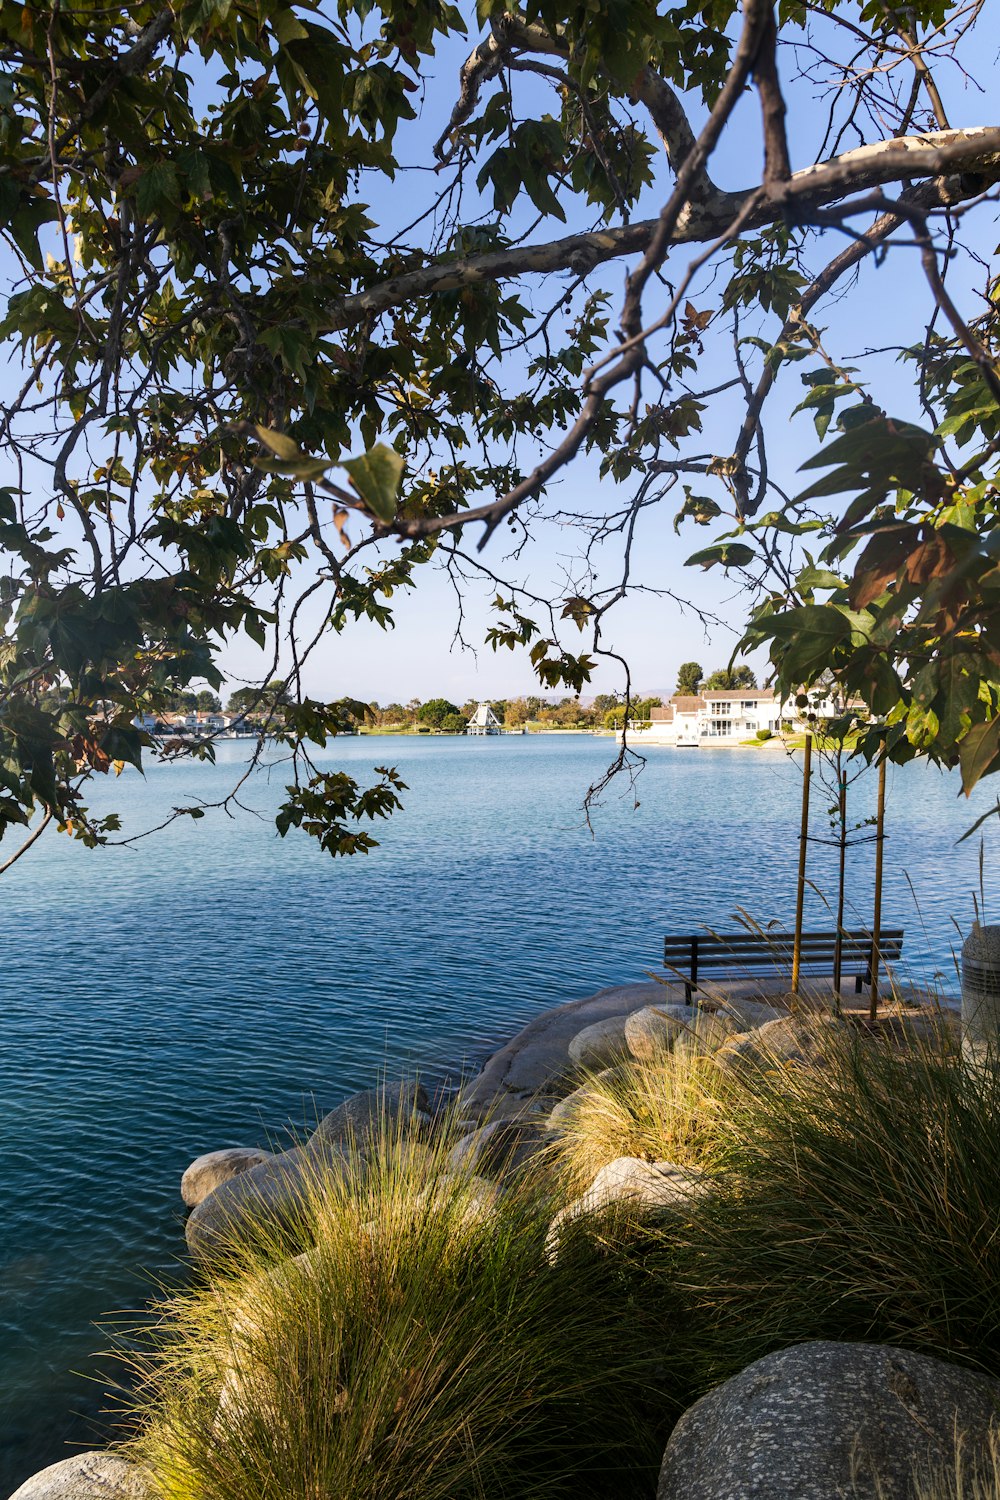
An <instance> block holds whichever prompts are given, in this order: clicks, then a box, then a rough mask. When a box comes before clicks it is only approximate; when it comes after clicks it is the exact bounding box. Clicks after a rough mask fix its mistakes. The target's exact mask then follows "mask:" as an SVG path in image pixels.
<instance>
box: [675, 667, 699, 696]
mask: <svg viewBox="0 0 1000 1500" xmlns="http://www.w3.org/2000/svg"><path fill="white" fill-rule="evenodd" d="M703 676H704V673H703V672H702V667H701V662H697V661H682V662H681V664H680V666H679V667H678V669H677V686H676V687H675V688H674V692H675V693H679V694H681V695H682V696H684V695H687V696H689V697H690V696H693V695H694V694H696V693H697V692H698V689H699V688H700V687H701V679H702V677H703Z"/></svg>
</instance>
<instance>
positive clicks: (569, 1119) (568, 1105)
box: [545, 1068, 619, 1131]
mask: <svg viewBox="0 0 1000 1500" xmlns="http://www.w3.org/2000/svg"><path fill="white" fill-rule="evenodd" d="M618 1076H619V1070H618V1069H617V1068H603V1069H602V1070H601V1072H600V1073H597V1074H595V1075H594V1077H593V1078H592V1079H591V1078H588V1080H587V1082H586V1083H582V1084H581V1085H580V1087H579V1088H578V1089H574V1090H573V1092H572V1093H571V1094H567V1095H566V1097H565V1098H564V1099H559V1100H558V1101H557V1102H556V1103H555V1104H552V1105H551V1108H550V1109H549V1112H548V1114H547V1116H546V1118H545V1128H546V1130H556V1131H563V1130H566V1129H567V1128H569V1127H572V1125H573V1124H574V1123H575V1121H576V1118H577V1115H578V1114H579V1112H580V1110H581V1108H582V1107H583V1106H585V1105H586V1104H587V1102H588V1101H589V1100H590V1099H592V1098H593V1097H594V1085H595V1084H602V1083H608V1082H610V1081H611V1080H612V1079H613V1078H617V1077H618ZM549 1103H550V1104H551V1100H550V1101H549Z"/></svg>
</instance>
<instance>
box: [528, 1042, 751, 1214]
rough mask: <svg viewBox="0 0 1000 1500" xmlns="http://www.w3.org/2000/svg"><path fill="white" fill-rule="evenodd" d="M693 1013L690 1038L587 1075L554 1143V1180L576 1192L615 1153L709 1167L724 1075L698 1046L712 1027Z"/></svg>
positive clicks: (720, 1122)
mask: <svg viewBox="0 0 1000 1500" xmlns="http://www.w3.org/2000/svg"><path fill="white" fill-rule="evenodd" d="M694 1014H695V1016H696V1020H695V1030H694V1031H693V1032H692V1036H691V1039H690V1041H679V1042H677V1043H676V1044H675V1046H674V1048H673V1050H672V1051H671V1052H668V1053H666V1054H665V1055H664V1056H663V1057H662V1058H659V1059H657V1060H656V1061H654V1062H648V1063H631V1064H628V1065H626V1066H623V1067H620V1068H617V1069H615V1070H613V1071H611V1072H608V1073H606V1074H605V1075H604V1076H595V1077H592V1078H589V1079H587V1080H585V1082H584V1086H583V1088H582V1089H581V1090H580V1091H578V1092H577V1094H576V1095H574V1098H573V1101H572V1109H571V1111H570V1112H569V1113H568V1115H567V1118H566V1120H565V1124H564V1126H563V1127H562V1129H561V1131H560V1133H559V1136H558V1137H557V1139H556V1142H555V1144H554V1146H553V1158H554V1163H555V1170H556V1174H557V1178H558V1180H559V1181H560V1182H561V1183H562V1184H563V1187H564V1190H565V1191H567V1192H569V1193H570V1194H571V1195H573V1196H575V1195H577V1194H578V1193H580V1192H582V1191H583V1189H585V1188H586V1187H588V1186H589V1184H590V1183H591V1182H592V1181H593V1179H594V1177H595V1176H596V1174H597V1173H598V1172H599V1171H600V1169H601V1167H603V1166H606V1165H607V1163H608V1162H611V1161H614V1160H615V1158H616V1157H619V1156H638V1157H642V1158H644V1159H645V1160H647V1161H671V1162H674V1163H676V1165H677V1166H698V1167H702V1168H708V1169H710V1168H711V1166H712V1163H713V1159H714V1157H715V1156H716V1155H717V1154H718V1153H719V1151H720V1149H721V1148H720V1138H721V1136H722V1135H724V1131H725V1124H724V1122H725V1098H726V1094H727V1086H726V1080H725V1079H724V1078H723V1076H722V1075H721V1074H720V1072H719V1070H718V1068H717V1067H716V1065H715V1063H714V1061H713V1059H712V1057H711V1056H710V1055H709V1054H708V1053H707V1052H706V1051H705V1050H704V1049H703V1046H702V1043H703V1041H704V1040H705V1038H704V1034H703V1033H704V1031H705V1030H706V1029H708V1028H710V1027H711V1026H712V1024H713V1022H712V1019H711V1018H710V1017H708V1016H703V1015H699V1013H698V1012H695V1013H694Z"/></svg>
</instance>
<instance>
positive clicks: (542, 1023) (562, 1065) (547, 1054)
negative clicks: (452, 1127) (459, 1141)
mask: <svg viewBox="0 0 1000 1500" xmlns="http://www.w3.org/2000/svg"><path fill="white" fill-rule="evenodd" d="M662 998H663V986H662V985H659V984H653V983H649V984H624V985H617V986H615V988H613V989H607V990H600V991H599V992H598V993H597V994H596V995H588V996H587V998H586V999H584V1000H573V1001H571V1002H570V1004H568V1005H558V1006H556V1007H555V1008H554V1009H552V1010H546V1011H543V1012H542V1014H541V1015H540V1016H536V1018H535V1019H534V1020H533V1021H531V1022H529V1024H528V1025H527V1026H525V1027H524V1029H523V1031H519V1032H518V1034H517V1036H516V1037H514V1038H513V1039H512V1040H511V1041H509V1042H507V1044H506V1045H505V1046H503V1047H501V1048H500V1050H499V1051H498V1052H495V1053H494V1054H493V1056H492V1057H491V1058H490V1059H489V1060H488V1061H487V1062H486V1064H485V1065H484V1067H483V1070H482V1072H481V1073H480V1074H479V1076H478V1077H477V1078H475V1079H473V1081H472V1082H471V1083H470V1084H469V1085H468V1086H467V1087H466V1088H464V1089H463V1090H462V1098H461V1113H462V1115H463V1117H466V1116H467V1117H469V1118H473V1117H474V1118H477V1119H480V1120H487V1119H492V1118H493V1117H494V1115H495V1113H496V1111H497V1109H501V1110H507V1108H508V1107H509V1106H510V1105H512V1104H513V1105H516V1104H518V1103H521V1102H524V1101H527V1100H528V1099H530V1098H533V1097H535V1096H536V1095H538V1094H544V1093H550V1094H551V1093H559V1092H566V1089H567V1088H568V1086H569V1085H568V1079H569V1074H570V1073H571V1071H572V1064H571V1063H570V1059H569V1044H570V1042H571V1041H572V1040H573V1038H574V1037H575V1036H576V1035H577V1034H578V1033H579V1032H580V1031H582V1030H583V1029H584V1028H585V1027H587V1026H590V1025H592V1024H593V1023H594V1022H595V1021H604V1020H607V1018H608V1017H609V1016H624V1015H627V1014H628V1013H629V1011H632V1010H639V1009H640V1008H641V1007H642V1006H643V1005H652V1004H654V1003H655V1002H656V1001H657V1000H662ZM563 1080H567V1082H566V1084H565V1086H564V1087H563V1088H562V1090H560V1089H559V1087H558V1085H559V1084H560V1083H562V1082H563Z"/></svg>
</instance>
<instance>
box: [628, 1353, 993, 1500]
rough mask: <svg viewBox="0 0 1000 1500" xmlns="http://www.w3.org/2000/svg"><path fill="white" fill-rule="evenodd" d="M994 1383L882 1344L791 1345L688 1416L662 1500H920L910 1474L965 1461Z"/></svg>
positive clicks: (979, 1444) (671, 1446) (988, 1417)
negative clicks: (959, 1446)
mask: <svg viewBox="0 0 1000 1500" xmlns="http://www.w3.org/2000/svg"><path fill="white" fill-rule="evenodd" d="M998 1419H1000V1380H995V1379H994V1378H993V1377H992V1376H989V1375H981V1374H979V1373H978V1372H975V1371H972V1370H963V1369H961V1368H959V1367H958V1366H957V1365H952V1364H945V1363H944V1362H943V1361H942V1360H939V1359H931V1358H930V1357H929V1356H928V1355H926V1354H913V1353H911V1352H910V1351H909V1350H907V1349H895V1348H890V1347H888V1346H886V1345H882V1344H835V1343H812V1344H798V1345H796V1346H795V1347H794V1348H791V1349H784V1350H782V1351H781V1352H779V1353H777V1354H769V1355H767V1357H766V1358H764V1359H760V1360H758V1361H757V1362H756V1364H752V1365H750V1366H749V1368H748V1369H746V1370H744V1371H743V1372H742V1373H741V1374H739V1375H737V1376H736V1377H735V1378H734V1379H732V1380H728V1381H726V1383H725V1384H724V1385H722V1386H719V1387H718V1389H717V1390H714V1391H712V1392H710V1393H709V1395H707V1396H703V1397H702V1399H701V1400H700V1401H697V1402H696V1403H695V1405H694V1406H692V1407H691V1408H690V1409H689V1410H688V1411H686V1412H685V1413H684V1415H683V1416H682V1417H681V1419H680V1421H679V1422H678V1423H677V1426H676V1427H675V1428H674V1431H673V1434H672V1436H671V1438H670V1441H669V1443H668V1444H667V1449H666V1452H665V1454H664V1456H663V1466H662V1468H661V1470H660V1482H659V1487H658V1489H657V1500H847V1497H849V1500H915V1496H916V1493H917V1491H916V1489H915V1486H914V1475H915V1473H917V1472H923V1474H924V1475H925V1476H926V1473H927V1471H928V1469H930V1468H934V1469H940V1468H941V1467H942V1466H946V1465H948V1464H949V1462H950V1463H951V1465H952V1467H953V1466H954V1459H955V1441H956V1434H962V1435H963V1440H964V1441H963V1451H964V1452H965V1454H966V1458H967V1461H968V1460H970V1459H971V1460H972V1461H973V1463H974V1461H975V1456H976V1454H977V1453H978V1452H981V1450H983V1449H984V1448H985V1447H986V1446H987V1444H988V1441H989V1433H990V1429H991V1427H992V1426H994V1425H995V1424H996V1423H997V1421H998Z"/></svg>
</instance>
